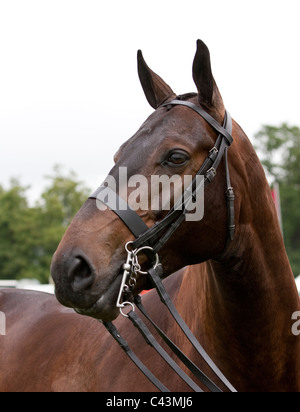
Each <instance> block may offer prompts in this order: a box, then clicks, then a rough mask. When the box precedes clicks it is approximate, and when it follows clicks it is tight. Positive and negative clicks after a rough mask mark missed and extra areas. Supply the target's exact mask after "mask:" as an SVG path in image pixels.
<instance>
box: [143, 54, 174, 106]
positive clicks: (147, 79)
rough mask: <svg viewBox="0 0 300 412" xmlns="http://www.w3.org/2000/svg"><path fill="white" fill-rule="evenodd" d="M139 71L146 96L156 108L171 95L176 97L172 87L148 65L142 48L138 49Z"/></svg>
mask: <svg viewBox="0 0 300 412" xmlns="http://www.w3.org/2000/svg"><path fill="white" fill-rule="evenodd" d="M138 73H139V78H140V81H141V84H142V87H143V89H144V93H145V96H146V98H147V100H148V102H149V104H150V105H151V106H152V107H153V108H154V109H157V108H158V107H159V106H161V105H162V104H163V103H165V102H166V101H167V100H168V99H169V98H170V97H172V96H174V97H175V93H174V92H173V90H172V89H171V87H170V86H168V85H167V83H166V82H164V80H163V79H162V78H161V77H159V76H158V75H157V74H156V73H154V72H153V71H152V70H151V69H150V68H149V67H148V65H147V63H146V62H145V60H144V57H143V54H142V52H141V50H139V51H138Z"/></svg>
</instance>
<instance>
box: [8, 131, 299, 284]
mask: <svg viewBox="0 0 300 412" xmlns="http://www.w3.org/2000/svg"><path fill="white" fill-rule="evenodd" d="M255 144H256V148H257V149H258V151H259V154H260V157H261V160H262V163H263V165H264V167H265V169H266V172H267V175H268V176H269V178H270V180H272V179H273V181H276V182H278V183H279V187H280V192H281V207H282V217H283V232H284V239H285V244H286V249H287V252H288V256H289V259H290V262H291V265H292V269H293V272H294V275H295V276H298V275H299V274H300V129H299V128H298V127H295V126H294V127H290V126H288V125H287V124H282V125H280V126H279V127H274V126H263V127H262V128H261V130H260V131H259V132H258V133H257V135H256V136H255ZM47 180H48V185H47V186H46V188H45V190H44V191H43V193H42V194H41V196H40V199H39V201H38V202H36V203H35V204H34V205H31V204H30V202H29V200H28V195H27V191H28V188H26V187H24V186H22V185H21V184H20V182H19V181H18V180H16V179H12V180H11V182H10V186H9V188H8V189H4V188H3V186H1V184H0V279H23V278H35V279H38V280H39V281H40V282H41V283H47V282H48V281H49V276H50V271H49V267H50V263H51V259H52V255H53V253H54V252H55V250H56V248H57V245H58V243H59V242H60V240H61V238H62V236H63V234H64V232H65V230H66V228H67V227H68V225H69V224H70V222H71V220H72V218H73V217H74V215H75V214H76V213H77V211H78V210H79V209H80V207H81V206H82V205H83V203H84V202H85V200H86V199H87V197H88V194H89V193H90V190H89V189H88V188H87V187H86V186H85V185H84V184H83V183H82V182H80V180H78V178H77V176H76V175H75V174H74V173H69V174H66V175H65V174H63V173H62V171H61V169H60V168H59V167H56V168H55V169H54V172H53V175H52V176H48V177H47ZM274 253H276V251H274Z"/></svg>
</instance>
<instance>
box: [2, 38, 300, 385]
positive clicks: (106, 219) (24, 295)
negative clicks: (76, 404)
mask: <svg viewBox="0 0 300 412" xmlns="http://www.w3.org/2000/svg"><path fill="white" fill-rule="evenodd" d="M138 67H139V76H140V80H141V83H142V87H143V89H144V92H145V95H146V98H147V100H148V102H149V103H150V105H151V106H152V107H153V108H154V109H155V112H154V113H153V114H152V115H151V116H150V117H149V118H148V119H147V120H146V121H145V123H144V124H143V125H142V127H141V128H140V129H139V131H138V132H137V133H136V134H135V135H134V136H133V137H132V138H131V139H129V140H128V141H127V142H126V143H125V144H124V145H123V146H122V147H121V148H120V150H119V151H118V153H117V154H116V156H115V166H114V168H113V169H112V171H111V172H110V175H111V176H114V175H116V174H117V173H118V170H119V169H120V168H121V167H126V168H127V171H128V177H130V176H134V175H137V174H138V175H143V176H145V177H147V178H148V179H149V178H150V176H152V175H168V176H173V175H174V174H177V175H180V176H185V175H192V176H195V175H196V174H197V171H199V168H200V166H201V165H202V164H203V162H204V161H205V159H206V158H207V153H208V152H209V150H210V149H211V148H212V147H214V146H215V144H216V132H215V130H214V129H213V128H212V127H211V126H210V125H209V124H208V123H207V122H206V121H205V120H204V119H202V118H201V117H199V115H197V113H195V112H194V111H192V110H190V109H189V108H188V107H182V106H176V107H171V106H168V105H167V106H166V104H167V103H171V102H172V101H173V100H174V99H175V98H176V94H175V93H174V92H173V90H172V89H171V87H170V86H169V85H168V84H167V83H166V82H165V81H164V80H162V78H161V77H159V76H158V75H157V74H156V73H154V72H153V71H152V70H151V69H150V68H149V67H148V65H147V64H146V62H145V60H144V58H143V56H142V54H141V52H139V54H138ZM193 79H194V81H195V84H196V87H197V91H198V92H197V93H190V94H186V95H183V96H181V99H182V100H183V101H185V102H189V103H191V104H193V105H196V106H198V107H199V108H201V109H202V110H204V111H205V112H207V113H208V114H209V115H210V116H212V117H213V118H214V119H215V120H216V122H218V124H220V125H222V124H223V122H224V117H225V107H224V104H223V100H222V97H221V95H220V93H219V90H218V87H217V85H216V83H215V80H214V78H213V75H212V71H211V62H210V53H209V50H208V48H207V46H206V45H205V44H204V43H203V42H202V41H200V40H199V41H198V42H197V52H196V56H195V59H194V64H193ZM121 107H122V105H120V104H118V105H117V106H116V110H120V109H121ZM116 115H117V113H116ZM232 136H233V144H232V146H231V147H230V150H229V152H228V164H229V169H230V177H231V183H232V186H233V188H234V191H235V209H234V220H235V236H234V237H233V236H231V237H230V239H229V236H228V219H229V214H228V208H227V205H226V198H225V194H224V193H225V191H226V187H225V186H226V185H225V182H226V167H224V166H225V159H224V158H223V159H222V161H221V164H220V167H219V168H218V173H217V175H216V176H215V178H214V180H213V181H212V183H211V184H210V185H209V186H207V188H206V189H205V204H204V206H205V213H204V217H203V219H202V220H199V221H197V222H188V221H184V222H182V224H181V225H180V227H179V228H178V229H177V231H176V232H175V233H174V234H173V236H172V237H171V238H170V239H169V240H168V241H167V242H166V243H165V245H164V246H163V248H162V249H161V251H160V253H159V257H160V260H161V263H162V265H163V267H164V275H165V281H164V282H165V287H166V289H167V290H168V293H169V295H170V297H171V298H172V300H173V302H174V303H175V305H176V306H177V309H178V311H179V312H180V314H181V316H182V317H183V319H184V320H185V322H186V323H187V324H188V326H189V327H190V329H191V330H192V332H193V333H194V335H195V336H196V337H197V339H198V341H199V342H201V344H202V345H203V346H204V348H205V349H206V350H207V352H208V353H209V355H210V356H211V358H212V359H213V360H214V362H215V363H216V364H217V365H218V367H219V368H220V369H221V370H222V372H223V373H224V375H225V376H226V377H227V378H228V379H229V381H230V382H231V383H232V384H233V385H234V387H235V388H236V389H237V390H238V391H265V392H267V391H274V392H276V391H299V390H300V338H299V336H298V337H297V336H295V335H294V334H293V333H292V326H293V320H292V317H293V314H294V313H295V312H297V311H300V301H299V296H298V293H297V289H296V286H295V282H294V278H293V274H292V270H291V267H290V264H289V261H288V257H287V254H286V251H285V247H284V242H283V238H282V235H281V231H280V227H279V223H278V219H277V215H276V210H275V206H274V203H273V200H272V196H271V193H270V190H269V185H268V182H267V180H266V177H265V174H264V171H263V168H262V166H261V164H260V161H259V159H258V157H257V155H256V153H255V150H254V148H253V146H252V145H251V143H250V141H249V139H248V138H247V136H246V135H245V133H244V132H243V130H242V129H241V127H240V126H239V125H238V124H237V123H236V122H235V121H233V129H232ZM222 165H223V167H222ZM149 196H150V194H149ZM125 200H126V199H125ZM172 200H173V203H174V199H172ZM166 213H167V212H166V211H163V210H158V211H157V210H156V211H152V210H150V209H149V210H139V211H138V214H139V216H140V217H141V219H142V220H143V222H144V223H145V224H146V225H147V227H149V228H150V227H153V225H154V224H156V223H157V222H160V221H162V219H163V218H164V216H165V215H166ZM133 240H134V236H133V235H132V233H131V231H130V230H129V229H128V227H127V226H126V225H124V223H123V222H122V221H121V219H120V218H119V217H118V216H117V215H116V213H114V211H112V210H110V209H106V210H102V211H100V210H99V208H98V207H97V202H96V201H95V199H92V198H90V199H88V200H87V201H86V203H85V204H84V205H83V207H82V208H81V210H80V211H79V212H78V214H77V215H76V217H75V218H74V220H73V222H72V223H71V225H70V227H69V228H68V230H67V231H66V234H65V235H64V237H63V239H62V241H61V243H60V245H59V246H58V249H57V251H56V252H55V254H54V256H53V261H52V265H51V273H52V276H53V279H54V281H55V287H56V297H57V299H58V300H59V302H60V303H61V304H63V305H64V306H66V308H64V307H62V306H60V305H59V304H58V302H56V301H55V299H54V298H52V297H50V296H48V295H43V294H36V293H33V292H31V293H30V292H11V291H3V292H1V293H0V310H1V311H2V312H4V313H5V314H6V317H7V334H6V336H2V337H0V356H1V373H0V390H6V391H14V390H22V391H27V390H33V391H42V390H50V391H51V390H52V391H79V390H80V391H84V390H85V391H132V392H135V391H152V390H153V389H154V387H153V385H152V384H151V383H150V382H149V381H148V380H147V379H146V378H145V377H144V375H142V374H141V373H140V372H139V371H138V370H137V369H136V367H135V366H134V365H133V364H132V363H131V362H130V361H129V360H128V358H127V357H126V356H125V354H124V353H123V352H122V351H121V349H120V348H119V346H118V345H117V344H116V343H115V342H113V341H112V338H111V337H110V335H108V333H107V332H106V331H105V329H104V328H101V327H100V325H99V323H98V322H97V319H100V320H102V321H105V322H110V321H114V320H115V324H116V326H117V327H118V329H119V331H120V333H122V335H124V336H125V338H126V339H128V341H129V342H130V345H132V348H133V350H134V351H135V352H136V353H137V354H138V356H139V357H140V358H141V359H143V361H144V362H145V364H146V365H148V366H149V368H150V369H151V370H152V371H153V373H155V374H156V375H157V376H158V377H159V379H160V380H162V381H164V382H168V387H169V388H170V389H171V390H172V391H185V390H186V387H185V386H184V384H183V383H182V381H180V380H179V378H178V377H177V376H176V375H175V374H172V373H170V369H169V368H168V367H165V366H163V367H162V364H161V359H160V358H158V357H155V356H153V354H152V352H151V350H150V348H149V347H148V346H147V344H146V343H145V341H144V340H143V338H142V337H141V335H140V334H139V333H138V332H137V331H136V330H135V329H134V328H133V327H132V325H131V324H130V323H129V322H128V320H127V319H126V318H125V317H121V316H119V317H118V315H119V310H118V309H117V308H116V301H117V299H118V293H119V289H120V284H121V275H120V274H121V270H122V267H123V264H124V262H125V261H126V251H125V248H124V246H125V244H126V243H127V242H131V241H133ZM144 265H145V266H146V265H147V257H146V256H144V261H143V267H144ZM136 281H137V283H136V286H135V289H134V293H135V294H137V293H139V292H140V291H142V290H144V289H148V288H149V287H151V285H149V282H148V278H147V277H146V276H139V277H138V278H137V279H136ZM144 300H145V306H146V308H147V310H148V311H149V313H150V314H151V317H152V318H153V319H156V320H157V322H159V323H160V326H161V328H162V329H164V330H165V331H166V332H167V334H168V335H169V336H170V337H171V338H172V339H173V340H174V342H175V343H176V344H177V345H178V346H180V347H181V348H182V349H183V350H184V352H185V353H186V354H187V355H188V356H189V357H190V358H191V360H192V361H193V362H194V363H195V364H198V365H200V366H201V368H202V369H203V371H204V372H205V373H207V375H208V376H211V372H210V370H208V369H207V370H206V366H205V365H204V364H203V365H202V364H201V361H200V360H199V358H198V355H197V353H195V351H194V350H193V349H192V348H191V347H190V345H189V344H188V342H186V340H184V339H183V337H182V335H181V334H179V332H178V328H177V327H176V326H175V325H174V322H173V320H172V318H171V317H170V316H169V315H168V314H166V315H165V314H163V312H162V308H161V304H160V300H159V297H158V296H157V295H156V293H155V292H153V291H152V292H150V293H149V294H147V295H146V296H145V298H144ZM67 307H68V308H67ZM72 308H74V309H76V310H77V311H78V312H80V313H81V314H83V315H87V317H84V316H80V315H76V314H75V312H74V311H73V309H72ZM92 317H94V318H96V319H92ZM212 378H213V377H212Z"/></svg>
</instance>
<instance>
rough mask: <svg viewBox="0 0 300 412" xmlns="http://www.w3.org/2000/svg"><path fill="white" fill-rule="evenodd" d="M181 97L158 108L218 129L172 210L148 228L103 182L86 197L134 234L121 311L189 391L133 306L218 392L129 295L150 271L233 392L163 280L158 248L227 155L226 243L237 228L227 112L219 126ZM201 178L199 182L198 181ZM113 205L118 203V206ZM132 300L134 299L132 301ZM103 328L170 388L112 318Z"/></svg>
mask: <svg viewBox="0 0 300 412" xmlns="http://www.w3.org/2000/svg"><path fill="white" fill-rule="evenodd" d="M181 99H182V97H181V96H179V97H177V98H176V99H175V100H173V101H171V102H168V103H165V104H163V105H162V106H161V107H166V108H167V110H171V109H172V108H173V107H175V106H184V107H187V108H189V109H191V110H193V111H195V112H196V113H198V114H199V115H200V116H201V117H202V118H204V119H205V120H206V121H207V122H208V123H209V124H210V126H211V127H212V128H213V129H214V130H215V131H217V132H218V133H219V135H218V138H217V141H216V143H215V146H214V147H213V148H212V149H211V150H210V151H209V154H208V156H207V158H206V159H205V161H204V163H203V165H202V166H201V168H200V169H199V171H198V173H197V174H196V176H195V178H194V179H193V181H192V183H191V185H190V186H189V187H188V188H187V189H186V191H185V193H184V194H183V196H182V198H181V199H180V200H179V201H177V202H176V203H175V205H174V206H173V208H172V209H171V210H170V212H169V213H168V214H167V215H166V216H165V217H164V218H163V219H162V220H161V221H159V222H157V223H156V224H155V225H154V226H152V227H151V228H148V226H147V225H146V224H145V223H144V221H143V220H142V219H141V218H140V217H139V215H138V214H137V213H136V212H135V211H133V210H132V209H131V208H130V207H129V206H128V204H127V203H126V202H125V201H124V200H123V199H121V198H120V197H119V195H118V194H116V193H115V192H113V191H112V189H110V188H109V187H107V186H101V187H100V188H98V189H97V190H96V191H95V192H94V193H93V194H92V195H91V196H90V199H97V200H100V201H101V203H104V204H105V205H106V206H107V207H108V208H110V209H111V210H112V211H113V212H115V213H116V214H117V215H118V216H119V218H120V219H121V220H122V221H123V222H124V224H125V225H126V226H127V227H128V228H129V230H130V231H131V232H132V234H133V235H134V236H135V238H136V239H135V240H134V241H133V242H129V243H127V244H126V246H125V250H126V252H127V260H126V263H125V264H124V265H123V276H122V281H121V286H120V292H119V295H118V301H117V307H118V308H119V309H120V312H121V314H122V315H123V316H125V317H126V318H128V319H129V320H130V321H131V322H132V323H133V324H134V326H135V327H137V328H138V330H139V332H140V333H141V334H142V335H143V337H144V338H145V340H146V342H147V343H148V344H149V345H150V346H152V347H153V348H154V349H155V350H156V351H157V352H158V353H159V355H160V356H161V357H162V358H163V359H164V361H165V362H166V363H167V364H168V365H169V366H170V367H171V368H172V369H173V370H174V371H175V372H176V373H177V374H178V375H179V376H180V378H181V379H182V380H184V381H185V382H186V383H187V384H188V385H189V386H190V388H191V389H192V390H194V391H196V392H202V389H201V388H200V387H199V386H198V385H197V384H196V383H195V382H194V381H193V380H192V379H191V378H190V377H189V376H188V375H187V374H186V373H185V372H184V371H183V370H182V369H181V368H180V367H179V366H178V365H177V363H176V362H175V361H174V360H173V359H172V358H171V357H170V356H169V355H168V353H167V352H166V351H165V350H164V349H163V348H162V347H161V346H160V345H159V343H158V342H157V341H156V339H155V338H154V336H153V335H152V333H151V332H150V331H149V329H148V328H147V326H146V325H145V324H144V322H143V321H142V320H141V319H140V318H139V317H138V316H137V314H136V311H135V305H136V306H137V307H138V309H139V310H140V311H141V312H142V314H143V315H144V316H145V317H146V318H147V319H148V321H149V322H150V323H151V324H152V325H153V326H154V328H155V329H156V331H157V332H158V334H159V335H160V336H161V338H162V339H163V340H164V341H165V343H166V344H167V345H168V346H169V347H170V348H171V350H172V351H173V352H174V353H175V354H176V356H177V357H178V358H179V359H180V360H181V361H182V362H183V363H184V364H185V365H186V366H187V368H188V369H189V370H190V371H191V372H192V373H193V375H194V376H196V377H197V378H198V379H199V380H200V381H201V382H202V383H203V384H204V385H205V386H206V387H207V388H208V389H209V390H211V391H212V392H221V390H220V388H219V387H218V386H217V385H216V384H215V383H213V382H212V381H211V380H210V379H209V378H208V377H207V376H206V375H205V374H204V373H203V372H202V371H201V370H200V369H199V368H198V367H197V366H196V365H195V364H194V363H193V362H192V361H191V360H190V359H188V358H187V356H186V355H185V354H184V353H183V352H182V351H181V350H180V349H179V348H178V347H177V346H176V345H175V344H174V343H173V342H172V341H171V340H170V339H169V338H168V337H167V336H166V335H165V333H164V332H163V331H162V330H161V329H160V328H159V327H158V326H157V325H156V324H155V323H154V322H153V321H152V320H151V319H150V317H149V315H148V314H147V312H146V309H145V308H144V307H143V305H142V301H141V298H140V296H136V297H133V290H134V288H135V284H136V281H137V277H138V276H139V275H143V276H148V278H149V279H150V281H151V283H152V285H153V287H154V288H155V289H156V291H157V292H158V294H159V297H160V299H161V301H162V303H163V304H164V305H165V306H166V307H167V308H168V310H169V311H170V313H171V315H172V316H173V318H174V319H175V321H176V323H177V324H178V325H179V327H180V328H181V330H182V331H183V333H184V334H185V335H186V337H187V338H188V340H189V341H190V342H191V344H192V345H193V347H194V348H195V349H196V351H197V352H198V353H199V354H200V356H201V357H202V358H203V359H204V361H205V362H206V363H207V365H208V366H209V367H210V369H211V370H212V371H213V372H214V373H215V375H216V376H217V377H218V378H219V379H220V381H222V382H223V384H224V385H225V386H226V387H227V388H228V390H229V391H231V392H236V390H235V388H234V387H233V386H232V385H231V383H230V382H229V381H228V380H227V378H226V377H225V376H224V375H223V374H222V372H221V371H220V370H219V369H218V367H217V366H216V365H215V364H214V362H213V361H212V360H211V359H210V357H209V356H208V355H207V353H206V352H205V350H204V349H203V347H202V346H201V345H200V343H199V342H198V341H197V339H196V338H195V336H194V335H193V333H192V332H191V331H190V329H189V328H188V326H187V325H186V324H185V322H184V321H183V319H182V318H181V317H180V315H179V313H178V312H177V310H176V308H175V306H174V305H173V303H172V301H171V298H170V297H169V295H168V293H167V292H166V290H165V288H164V285H163V283H162V280H161V279H162V278H163V269H162V265H161V264H160V261H159V256H158V253H159V251H160V250H161V249H162V247H163V246H164V245H165V244H166V242H167V241H168V240H169V239H170V237H171V236H172V235H173V234H174V233H175V232H176V230H177V229H178V228H179V226H180V225H181V223H182V222H183V221H184V220H185V218H186V215H187V210H188V205H189V204H190V203H191V202H192V201H193V200H194V199H195V198H196V196H197V193H198V192H199V190H200V185H202V186H203V185H204V187H206V186H208V185H209V184H210V183H211V182H212V181H213V180H214V178H215V176H216V174H217V169H218V167H219V165H220V163H221V160H222V159H223V158H224V159H225V171H226V186H227V190H226V192H225V195H226V200H227V210H228V224H227V227H228V240H227V244H228V243H229V242H230V241H232V240H233V239H234V233H235V218H234V199H235V196H234V191H233V188H232V186H231V181H230V172H229V165H228V149H229V147H230V146H231V144H232V142H233V138H232V119H231V117H230V115H229V113H228V112H227V111H226V113H225V119H224V123H223V126H221V125H220V124H219V123H218V122H217V121H216V120H215V119H214V118H213V117H212V116H210V115H209V114H208V113H207V112H205V111H204V110H203V109H202V108H200V107H199V106H196V105H195V104H193V103H191V102H188V101H184V100H181ZM197 176H204V179H202V180H199V179H197ZM199 182H200V183H199ZM104 190H105V193H106V195H107V194H108V193H109V192H111V194H112V195H113V196H106V198H105V200H104V199H103V196H101V193H102V192H103V191H104ZM112 198H113V199H114V200H117V202H111V200H110V199H112ZM116 205H117V207H116ZM140 253H144V254H146V255H147V256H148V258H149V260H150V262H151V268H150V269H148V270H147V272H142V270H141V265H140V264H139V254H140ZM133 302H134V303H133ZM125 307H129V308H130V312H129V313H128V314H126V313H124V309H125ZM102 323H103V324H104V326H105V327H106V329H107V330H108V331H109V332H110V334H111V335H112V336H113V338H114V339H115V340H116V341H117V342H118V343H119V345H120V346H121V348H122V349H123V350H124V351H125V352H126V354H127V355H128V356H129V357H130V359H131V360H132V361H133V362H134V363H135V364H136V366H137V367H138V368H139V369H140V370H141V371H142V372H143V373H144V374H145V375H146V376H147V378H148V379H149V380H150V381H151V382H152V383H153V384H154V385H155V386H156V387H157V388H158V389H159V390H160V391H162V392H169V390H168V389H167V388H166V387H165V385H163V384H162V383H161V382H160V381H159V380H158V379H157V378H156V377H155V376H154V375H153V374H152V372H151V371H150V370H149V369H148V368H147V367H146V366H145V365H144V364H143V363H142V362H141V361H140V360H139V359H138V358H137V356H136V355H135V354H134V353H133V352H132V350H131V349H130V347H129V345H128V343H127V342H126V341H125V340H124V339H123V338H122V336H121V335H120V334H119V332H118V331H117V329H116V328H115V326H114V325H113V324H112V323H111V322H102Z"/></svg>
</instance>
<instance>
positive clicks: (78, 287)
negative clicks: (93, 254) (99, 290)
mask: <svg viewBox="0 0 300 412" xmlns="http://www.w3.org/2000/svg"><path fill="white" fill-rule="evenodd" d="M69 278H70V279H72V287H73V290H74V291H75V292H79V291H83V290H86V289H88V288H89V287H91V286H92V284H93V283H94V278H95V275H94V273H93V270H92V269H91V267H90V265H89V264H88V262H87V261H86V260H85V259H84V258H83V257H81V256H77V257H76V258H74V261H73V263H72V265H71V267H70V269H69Z"/></svg>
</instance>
